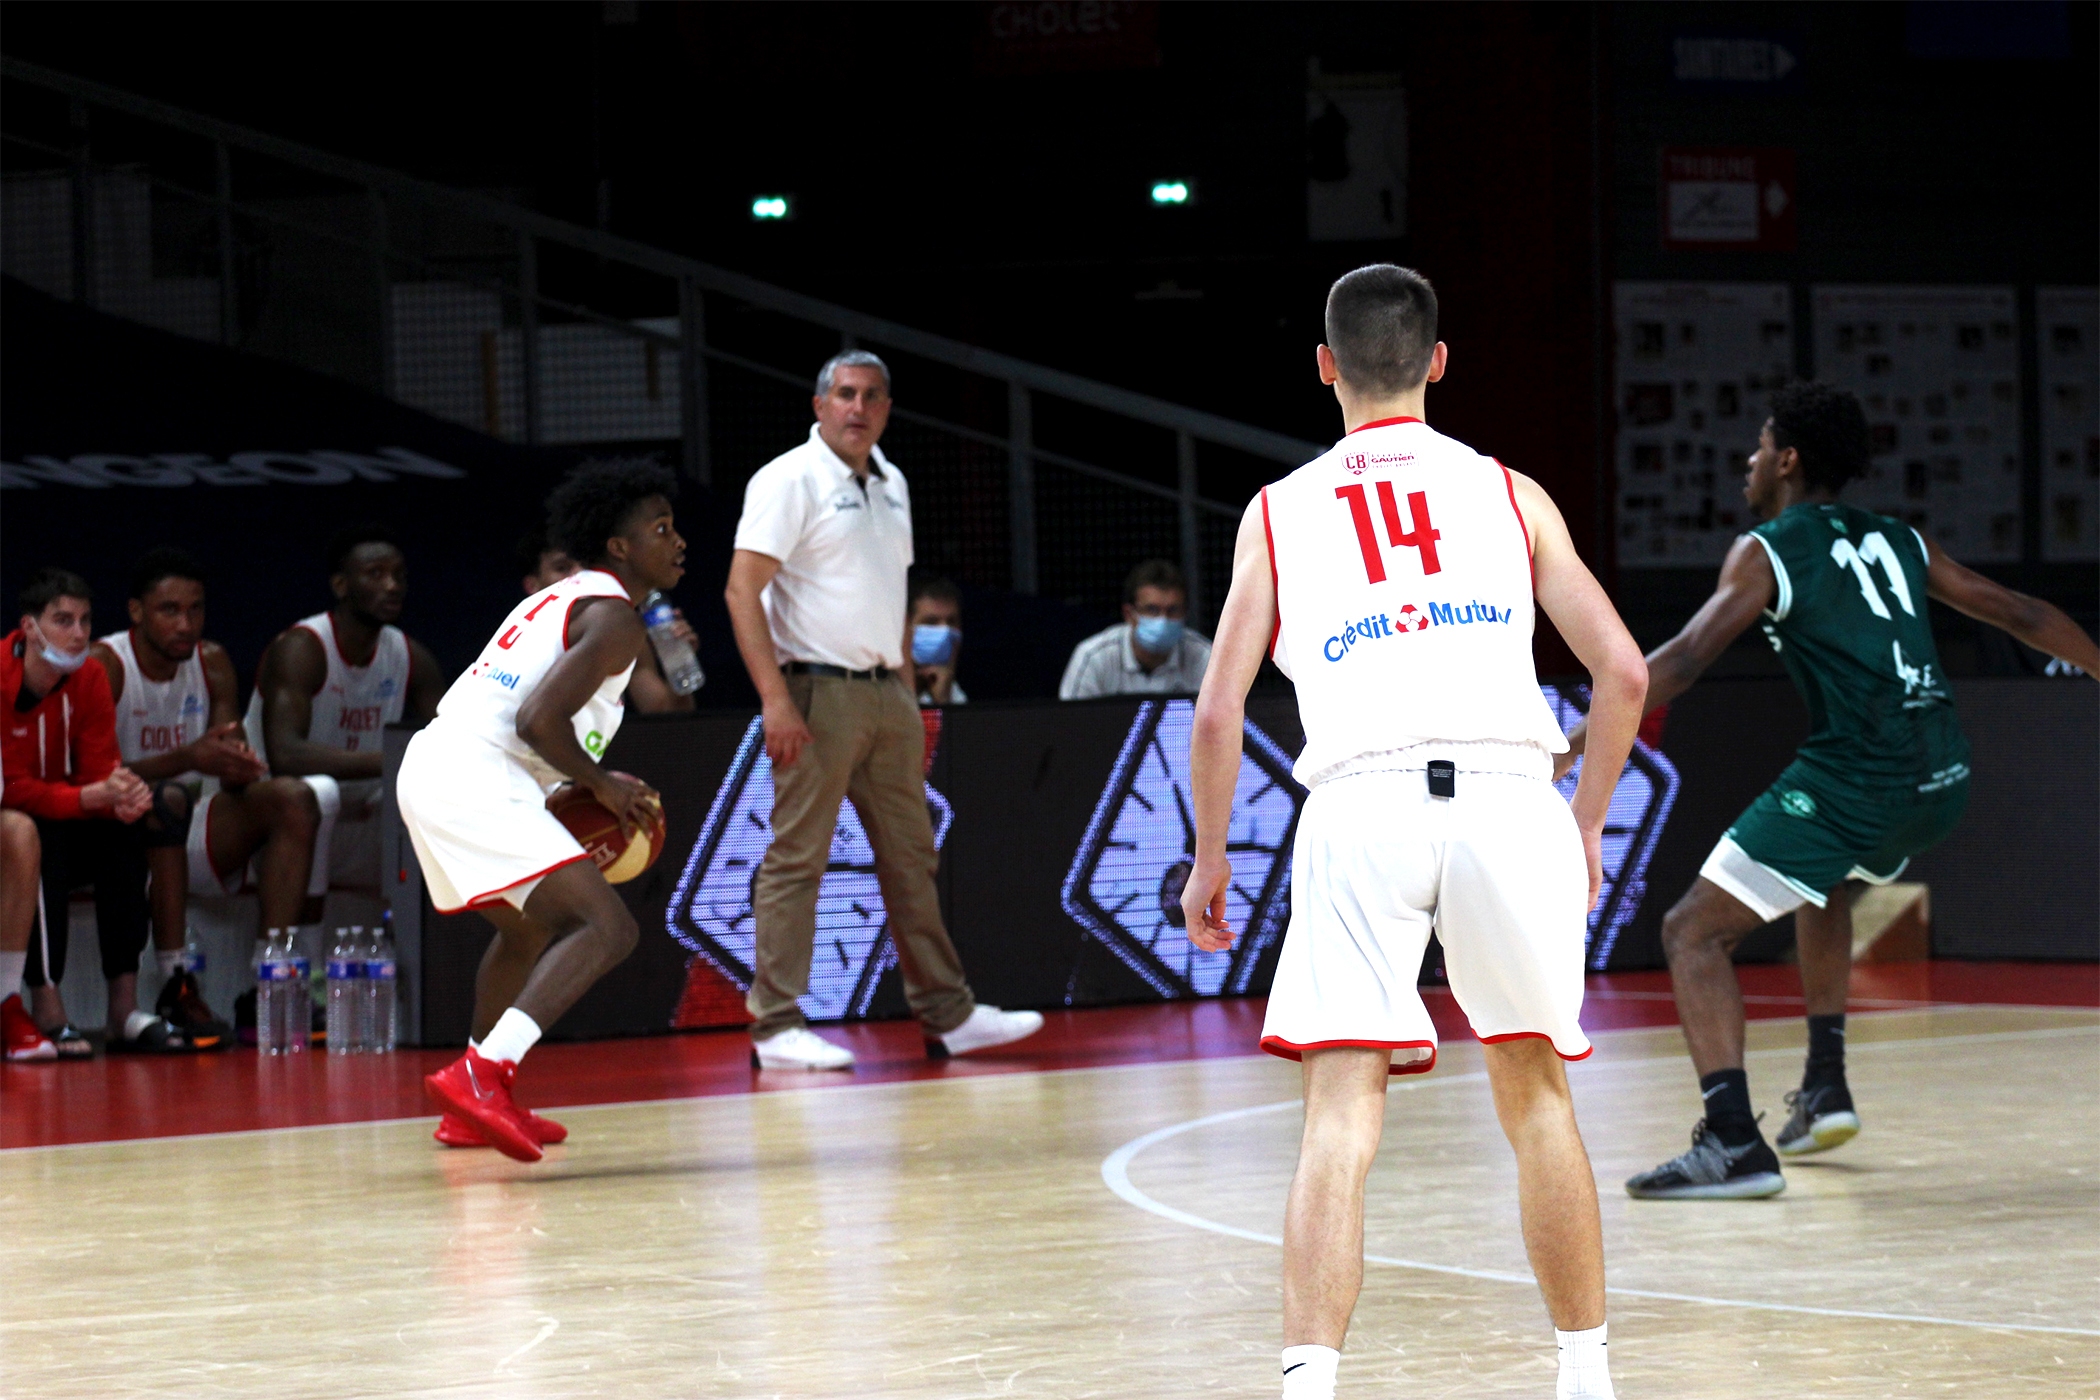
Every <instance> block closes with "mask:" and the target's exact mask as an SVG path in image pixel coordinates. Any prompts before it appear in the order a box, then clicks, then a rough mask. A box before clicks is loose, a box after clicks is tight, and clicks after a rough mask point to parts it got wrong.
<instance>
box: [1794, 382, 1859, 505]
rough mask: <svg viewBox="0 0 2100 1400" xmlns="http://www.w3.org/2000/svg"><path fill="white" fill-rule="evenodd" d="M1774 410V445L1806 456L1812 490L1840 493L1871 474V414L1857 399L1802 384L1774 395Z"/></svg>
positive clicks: (1806, 474)
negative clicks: (1791, 449) (1848, 483)
mask: <svg viewBox="0 0 2100 1400" xmlns="http://www.w3.org/2000/svg"><path fill="white" fill-rule="evenodd" d="M1771 412H1772V442H1773V443H1774V445H1776V446H1779V447H1791V448H1793V449H1794V451H1796V452H1798V453H1799V454H1800V455H1801V476H1802V479H1803V480H1804V481H1806V482H1807V483H1808V485H1810V486H1811V487H1817V488H1821V489H1823V490H1828V491H1831V492H1837V491H1841V490H1843V489H1844V487H1845V483H1846V482H1848V481H1851V480H1854V479H1855V478H1857V477H1862V476H1865V475H1866V474H1867V453H1868V446H1867V444H1868V434H1867V415H1866V410H1864V409H1862V408H1861V407H1860V406H1859V399H1858V398H1857V397H1856V396H1855V395H1852V394H1849V393H1847V392H1846V391H1845V390H1843V389H1840V388H1838V387H1837V386H1835V385H1832V384H1823V383H1820V382H1817V381H1814V380H1800V381H1797V382H1795V383H1792V384H1787V385H1783V386H1781V387H1780V388H1778V389H1775V390H1773V391H1772V404H1771Z"/></svg>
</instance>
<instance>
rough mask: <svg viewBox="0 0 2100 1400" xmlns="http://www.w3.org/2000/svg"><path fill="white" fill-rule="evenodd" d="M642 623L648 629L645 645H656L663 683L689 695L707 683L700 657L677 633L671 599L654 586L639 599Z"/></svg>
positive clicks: (676, 621)
mask: <svg viewBox="0 0 2100 1400" xmlns="http://www.w3.org/2000/svg"><path fill="white" fill-rule="evenodd" d="M642 625H643V626H645V627H647V628H648V629H649V644H650V645H651V646H653V647H655V648H656V664H657V665H659V666H661V667H662V668H663V673H664V684H665V685H668V686H670V687H671V689H672V690H673V691H675V692H677V693H678V694H680V695H691V694H692V693H693V692H694V691H696V690H698V689H699V688H700V687H701V686H703V685H706V684H707V673H706V672H705V671H702V670H701V669H700V658H699V657H697V656H695V655H693V649H692V647H691V646H690V645H688V644H687V642H686V640H685V638H683V637H681V636H679V635H678V619H677V617H676V616H675V615H674V613H673V609H672V607H671V600H670V599H669V598H666V597H665V596H664V595H663V593H662V592H661V591H659V590H657V589H651V590H650V591H649V596H648V597H646V598H644V599H642Z"/></svg>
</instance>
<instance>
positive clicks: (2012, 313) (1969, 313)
mask: <svg viewBox="0 0 2100 1400" xmlns="http://www.w3.org/2000/svg"><path fill="white" fill-rule="evenodd" d="M1814 307H1815V362H1816V377H1817V378H1819V379H1825V380H1828V381H1830V382H1831V383H1834V384H1838V385H1842V386H1843V387H1845V388H1847V389H1850V390H1852V391H1853V392H1854V393H1856V394H1858V395H1859V397H1860V401H1861V402H1862V403H1863V404H1864V405H1865V406H1866V410H1867V425H1868V429H1869V431H1870V432H1871V434H1872V442H1873V446H1872V452H1873V462H1872V466H1871V468H1870V469H1869V473H1868V476H1867V479H1866V480H1864V481H1860V482H1856V483H1854V484H1853V485H1852V486H1851V487H1850V488H1848V489H1847V491H1846V499H1847V500H1849V501H1851V502H1852V503H1853V504H1854V505H1858V506H1863V507H1865V508H1866V509H1868V510H1875V511H1880V512H1882V513H1884V514H1886V515H1893V516H1895V517H1896V518H1898V519H1899V520H1904V521H1907V522H1909V523H1910V524H1911V525H1912V526H1913V527H1915V528H1916V529H1917V530H1919V531H1920V532H1921V533H1923V534H1924V535H1925V536H1926V537H1927V538H1928V539H1932V540H1935V541H1937V542H1939V543H1941V544H1943V545H1945V546H1946V547H1947V550H1948V552H1949V553H1951V554H1952V555H1954V557H1955V558H1957V559H1961V560H1963V561H1968V562H1978V563H2010V562H2015V561H2017V560H2018V559H2019V558H2020V345H2019V338H2018V336H2017V335H2016V334H2015V327H2016V325H2017V324H2018V311H2017V307H2016V305H2015V302H2014V297H2013V289H2012V288H2011V287H1873V286H1859V287H1841V286H1819V287H1817V288H1815V289H1814Z"/></svg>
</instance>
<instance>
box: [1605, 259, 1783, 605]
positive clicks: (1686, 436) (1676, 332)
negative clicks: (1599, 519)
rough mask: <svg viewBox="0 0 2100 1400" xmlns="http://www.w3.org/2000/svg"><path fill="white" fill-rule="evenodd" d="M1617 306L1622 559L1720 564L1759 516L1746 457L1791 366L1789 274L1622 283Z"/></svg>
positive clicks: (1633, 563)
mask: <svg viewBox="0 0 2100 1400" xmlns="http://www.w3.org/2000/svg"><path fill="white" fill-rule="evenodd" d="M1613 306H1614V322H1615V325H1616V328H1617V354H1616V356H1615V366H1616V375H1617V401H1618V406H1619V425H1618V426H1619V430H1618V447H1617V459H1618V483H1619V488H1618V494H1619V500H1618V506H1619V509H1618V525H1619V566H1620V567H1621V568H1626V569H1644V568H1646V569H1654V568H1688V567H1694V566H1706V565H1714V564H1718V563H1720V561H1721V558H1722V556H1723V555H1725V554H1726V553H1727V552H1728V546H1729V543H1730V542H1731V541H1733V540H1734V539H1735V537H1736V536H1737V535H1739V534H1741V533H1742V532H1743V531H1744V530H1746V529H1748V528H1749V527H1750V526H1751V525H1753V524H1755V523H1756V521H1755V520H1754V519H1753V518H1752V516H1751V515H1750V513H1749V510H1748V508H1747V507H1746V506H1745V505H1744V504H1743V492H1742V475H1743V461H1744V459H1745V458H1746V457H1747V456H1748V455H1749V454H1750V452H1751V451H1752V450H1753V449H1755V447H1756V446H1757V430H1758V428H1759V427H1760V426H1762V425H1763V423H1764V420H1765V396H1766V394H1768V393H1769V392H1770V391H1771V390H1772V389H1774V388H1776V387H1777V386H1778V385H1780V384H1783V383H1785V382H1786V380H1787V379H1788V378H1789V377H1790V376H1791V374H1792V372H1793V364H1794V323H1793V302H1792V297H1791V295H1790V293H1789V292H1788V289H1787V284H1786V283H1784V282H1621V283H1619V284H1618V285H1617V286H1616V287H1615V288H1614V289H1613Z"/></svg>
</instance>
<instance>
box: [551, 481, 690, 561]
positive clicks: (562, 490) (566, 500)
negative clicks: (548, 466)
mask: <svg viewBox="0 0 2100 1400" xmlns="http://www.w3.org/2000/svg"><path fill="white" fill-rule="evenodd" d="M651 496H662V497H663V498H664V499H665V500H676V499H677V498H678V478H677V477H676V476H673V475H672V474H671V469H670V468H669V467H666V466H664V465H662V464H661V463H659V462H657V461H655V460H654V459H652V458H648V457H618V458H611V459H604V460H598V461H590V462H585V463H583V464H582V465H580V466H578V467H577V468H576V469H575V470H574V471H571V472H570V473H569V474H568V475H567V476H565V477H563V478H562V481H561V485H559V486H557V487H555V488H554V491H553V494H551V495H550V496H548V497H547V541H548V543H549V544H550V545H551V546H552V547H553V548H555V549H559V550H560V551H562V553H564V554H566V555H568V556H569V557H570V558H571V559H574V560H575V561H576V562H577V563H579V564H602V563H604V562H605V542H606V541H607V540H609V539H611V538H612V537H613V536H614V535H617V534H618V533H620V528H621V527H622V526H623V525H625V524H626V523H627V519H628V517H629V516H630V515H632V514H633V513H634V508H635V507H636V506H638V505H640V504H641V503H642V502H643V501H646V500H648V499H649V498H650V497H651Z"/></svg>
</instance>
